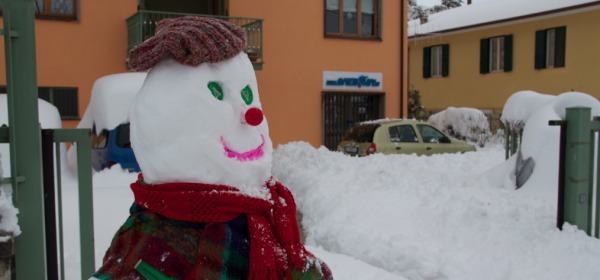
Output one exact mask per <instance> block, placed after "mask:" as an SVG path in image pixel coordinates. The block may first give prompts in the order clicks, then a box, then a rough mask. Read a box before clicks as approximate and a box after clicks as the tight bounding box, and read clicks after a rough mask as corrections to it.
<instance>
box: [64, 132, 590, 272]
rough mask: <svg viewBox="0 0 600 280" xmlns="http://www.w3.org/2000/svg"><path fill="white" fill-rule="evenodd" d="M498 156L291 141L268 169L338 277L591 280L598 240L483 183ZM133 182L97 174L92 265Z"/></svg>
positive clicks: (547, 206)
mask: <svg viewBox="0 0 600 280" xmlns="http://www.w3.org/2000/svg"><path fill="white" fill-rule="evenodd" d="M503 162H504V150H503V149H502V147H501V145H499V144H496V145H493V144H489V145H488V146H486V147H485V148H482V149H480V150H479V151H477V152H474V153H466V154H450V155H434V156H430V157H417V156H414V155H397V156H382V155H375V156H370V157H364V158H354V157H348V156H344V155H342V154H340V153H336V152H330V151H327V150H325V149H323V148H321V149H315V148H313V147H312V146H310V145H309V144H307V143H304V142H296V143H289V144H286V145H282V146H279V147H277V149H276V151H275V155H274V176H275V177H276V178H277V179H279V180H281V181H282V182H283V183H284V184H286V185H287V186H288V187H290V188H291V189H292V191H293V192H294V195H295V197H296V201H297V204H298V207H299V209H300V210H301V211H302V212H303V213H304V218H303V221H302V223H303V227H304V228H305V230H306V234H307V244H308V245H309V249H310V250H312V251H313V252H314V253H315V254H316V255H317V256H319V257H320V258H322V259H324V260H325V261H326V262H327V263H328V264H329V265H330V266H331V268H332V271H333V273H334V276H335V277H336V279H461V280H463V279H467V280H468V279H590V280H591V279H598V277H599V276H600V267H599V266H598V265H597V264H598V262H599V261H600V241H598V240H597V239H594V238H591V237H588V236H587V235H585V233H583V232H581V231H578V230H576V229H575V228H573V227H571V226H566V228H565V230H563V231H562V232H561V231H559V230H558V229H556V228H555V217H556V209H555V203H554V202H552V201H548V200H545V199H544V198H539V197H538V196H536V195H533V194H528V193H525V192H522V191H520V190H519V191H515V190H513V189H509V188H504V187H497V186H493V185H492V184H490V183H489V181H488V178H489V177H488V176H487V175H486V171H488V170H489V169H490V168H492V167H494V166H497V165H498V164H501V163H503ZM547 176H556V174H547ZM135 178H136V175H135V174H131V173H129V174H128V173H126V172H124V171H122V170H120V169H119V168H118V166H117V167H113V169H112V170H104V171H102V172H99V173H96V174H95V175H94V208H95V214H94V218H95V232H96V234H95V238H96V265H97V266H98V265H100V264H101V259H102V256H103V254H104V251H105V250H106V248H108V245H109V243H110V239H111V238H112V235H113V234H114V233H115V231H116V230H117V229H118V227H119V226H120V225H121V224H122V223H123V222H124V221H125V219H126V218H127V214H128V212H127V211H128V208H129V206H130V205H131V203H132V201H133V196H132V193H131V191H130V190H129V187H128V185H129V184H130V183H131V182H133V181H134V180H135ZM67 189H70V191H67V192H65V195H66V196H67V198H65V201H73V200H74V198H75V195H76V192H75V191H74V188H73V187H71V188H67ZM554 189H555V188H554V187H552V186H551V187H548V191H554ZM69 207H72V209H71V210H69V209H70V208H68V209H67V210H65V213H68V215H69V216H70V217H67V219H73V220H74V219H75V218H76V217H75V216H74V215H75V214H73V213H76V208H75V206H74V205H72V206H69ZM66 225H67V226H68V227H69V228H67V232H71V233H72V232H75V231H76V229H75V224H74V223H66ZM66 241H67V244H66V246H67V264H68V273H70V274H71V275H74V276H72V277H69V279H78V278H79V276H78V273H77V266H78V261H77V254H78V252H79V247H78V239H77V238H76V237H75V236H72V237H68V238H67V239H66Z"/></svg>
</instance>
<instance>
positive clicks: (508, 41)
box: [504, 35, 513, 72]
mask: <svg viewBox="0 0 600 280" xmlns="http://www.w3.org/2000/svg"><path fill="white" fill-rule="evenodd" d="M512 57H513V36H512V35H506V36H504V72H510V71H512V60H513V59H512Z"/></svg>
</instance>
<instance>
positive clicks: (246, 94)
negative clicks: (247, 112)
mask: <svg viewBox="0 0 600 280" xmlns="http://www.w3.org/2000/svg"><path fill="white" fill-rule="evenodd" d="M253 98H254V97H253V96H252V90H251V89H250V86H246V87H245V88H244V89H242V99H244V102H246V105H250V104H251V103H252V99H253Z"/></svg>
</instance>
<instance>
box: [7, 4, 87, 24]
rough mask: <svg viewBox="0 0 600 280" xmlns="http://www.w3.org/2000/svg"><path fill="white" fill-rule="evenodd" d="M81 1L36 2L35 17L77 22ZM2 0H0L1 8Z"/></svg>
mask: <svg viewBox="0 0 600 280" xmlns="http://www.w3.org/2000/svg"><path fill="white" fill-rule="evenodd" d="M78 4H79V0H35V3H34V5H35V7H34V8H35V17H36V18H44V19H59V20H77V15H78V9H79V8H78V6H79V5H78ZM1 7H2V0H0V8H1Z"/></svg>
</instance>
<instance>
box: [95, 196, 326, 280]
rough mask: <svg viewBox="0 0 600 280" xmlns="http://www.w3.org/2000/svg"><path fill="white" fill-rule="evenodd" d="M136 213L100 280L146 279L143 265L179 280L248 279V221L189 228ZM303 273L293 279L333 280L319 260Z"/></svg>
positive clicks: (240, 219) (117, 237) (296, 273)
mask: <svg viewBox="0 0 600 280" xmlns="http://www.w3.org/2000/svg"><path fill="white" fill-rule="evenodd" d="M130 213H131V215H130V216H129V218H128V219H127V221H126V222H125V224H124V225H123V226H121V228H120V229H119V230H118V232H117V233H116V234H115V236H114V238H113V241H112V243H111V246H110V247H109V249H108V250H107V252H106V255H105V256H104V261H103V265H102V267H100V269H99V270H98V271H97V272H96V273H95V274H94V275H93V276H94V277H96V278H98V279H140V280H142V279H145V278H144V277H143V276H142V275H141V274H140V273H139V272H137V271H136V269H135V265H136V263H137V262H138V261H139V260H143V261H144V262H146V263H148V264H149V265H150V266H152V267H154V268H155V269H157V270H159V271H160V272H161V273H163V274H164V275H166V276H167V277H170V278H174V279H248V267H249V252H250V242H249V232H248V224H247V220H246V216H245V215H240V216H238V217H237V218H235V219H233V220H231V221H229V222H227V223H193V222H183V221H177V220H172V219H169V218H165V217H163V216H160V215H158V214H156V213H154V212H151V211H149V210H147V209H145V208H142V207H141V206H139V205H137V204H135V203H134V204H133V205H132V207H131V209H130ZM303 267H304V269H303V270H302V271H292V273H291V275H292V278H293V279H332V277H331V272H330V271H329V269H328V268H327V266H326V265H325V264H324V263H322V262H321V261H320V260H318V259H309V260H307V263H305V265H304V266H303ZM283 277H284V276H283V275H282V276H281V278H282V279H283Z"/></svg>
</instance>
